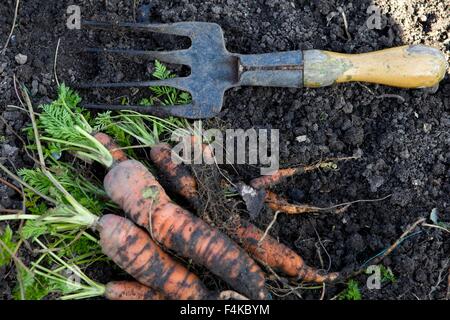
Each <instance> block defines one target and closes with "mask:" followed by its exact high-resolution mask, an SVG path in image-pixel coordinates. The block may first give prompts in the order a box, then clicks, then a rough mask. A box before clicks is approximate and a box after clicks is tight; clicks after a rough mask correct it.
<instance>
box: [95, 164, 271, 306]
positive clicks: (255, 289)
mask: <svg viewBox="0 0 450 320" xmlns="http://www.w3.org/2000/svg"><path fill="white" fill-rule="evenodd" d="M104 186H105V190H106V192H107V194H108V195H109V197H110V198H111V200H113V201H114V202H115V203H116V204H118V205H119V206H120V207H121V208H122V209H123V210H124V211H125V212H126V213H127V214H128V216H129V217H130V218H131V219H132V220H133V221H135V222H136V223H137V224H139V225H140V226H142V227H144V228H146V229H147V230H148V231H149V232H150V234H151V235H152V236H153V237H154V239H155V240H157V241H158V242H160V243H161V244H162V245H163V246H164V247H165V248H168V249H170V250H173V251H174V252H176V253H177V254H179V255H180V256H183V257H186V258H190V259H192V260H193V261H194V262H195V263H198V264H200V265H203V266H205V267H207V268H208V269H209V270H210V271H211V272H212V273H214V274H216V275H217V276H219V277H220V278H222V279H223V280H224V281H226V282H227V283H228V284H229V285H230V286H231V287H232V288H233V289H235V290H237V291H239V292H241V293H243V294H244V295H245V296H247V297H249V298H251V299H265V298H266V297H267V291H266V289H265V287H264V280H265V279H264V274H263V273H262V271H261V269H260V268H259V266H258V265H257V264H256V263H255V262H254V261H253V259H251V258H250V257H249V256H248V254H247V253H245V252H244V251H243V250H242V249H241V248H240V247H239V246H238V245H237V244H235V243H234V242H233V241H232V240H231V239H229V238H228V237H227V236H226V235H224V234H223V233H221V232H220V231H218V230H216V229H213V228H212V227H210V226H209V225H208V224H207V223H205V222H204V221H203V220H201V219H200V218H198V217H196V216H194V215H193V214H191V213H190V212H188V211H186V210H184V209H183V208H181V207H180V206H178V205H176V204H174V203H172V202H171V201H170V199H169V197H168V196H167V195H166V194H165V192H164V190H163V189H162V188H161V186H160V185H159V184H158V182H157V181H156V179H155V178H154V177H153V175H152V174H151V173H150V171H148V169H147V168H146V167H145V166H144V165H142V164H141V163H140V162H138V161H134V160H128V161H124V162H121V163H119V164H117V165H115V166H114V167H113V168H112V169H111V170H110V171H109V173H108V174H107V175H106V177H105V179H104ZM141 282H142V281H141ZM142 283H144V284H146V283H145V282H142Z"/></svg>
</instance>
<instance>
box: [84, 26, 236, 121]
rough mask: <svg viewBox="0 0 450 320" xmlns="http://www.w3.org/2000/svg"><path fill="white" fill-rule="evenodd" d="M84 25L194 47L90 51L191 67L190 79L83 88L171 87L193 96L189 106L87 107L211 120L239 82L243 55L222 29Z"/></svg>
mask: <svg viewBox="0 0 450 320" xmlns="http://www.w3.org/2000/svg"><path fill="white" fill-rule="evenodd" d="M83 26H89V27H96V28H108V29H110V28H121V29H133V30H142V31H149V32H157V33H164V34H172V35H177V36H184V37H189V38H190V40H191V46H190V47H189V48H188V49H184V50H175V51H144V50H141V51H138V50H121V49H87V51H91V52H108V53H119V54H126V55H130V54H131V55H145V56H149V57H152V58H155V59H158V60H160V61H163V62H167V63H176V64H183V65H186V66H189V67H190V69H191V73H190V75H189V76H187V77H178V78H171V79H166V80H157V81H139V82H124V83H88V84H82V85H81V86H80V87H82V88H124V87H148V86H171V87H175V88H177V89H180V90H184V91H187V92H189V93H190V94H191V96H192V103H190V104H189V105H176V106H163V107H152V106H150V107H144V106H119V105H95V104H84V105H83V106H84V107H86V108H97V109H116V110H117V109H118V110H130V109H131V110H134V111H138V112H141V113H147V114H154V115H157V116H161V117H164V116H177V117H183V118H189V119H199V118H210V117H213V116H215V115H217V113H219V112H220V110H221V109H222V104H223V97H224V93H225V91H226V90H227V89H229V88H231V87H233V86H236V85H238V83H239V70H238V69H239V55H235V54H231V53H230V52H228V51H227V49H226V47H225V41H224V36H223V32H222V28H221V27H220V26H219V25H218V24H216V23H209V22H177V23H171V24H146V23H144V24H141V23H118V24H111V23H104V22H97V21H85V22H83Z"/></svg>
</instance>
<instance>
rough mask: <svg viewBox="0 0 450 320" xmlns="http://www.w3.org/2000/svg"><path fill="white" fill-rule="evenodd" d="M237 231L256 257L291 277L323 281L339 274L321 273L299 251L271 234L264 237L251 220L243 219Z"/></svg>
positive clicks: (245, 245) (330, 279)
mask: <svg viewBox="0 0 450 320" xmlns="http://www.w3.org/2000/svg"><path fill="white" fill-rule="evenodd" d="M236 233H237V236H238V237H239V239H240V240H241V241H242V245H243V247H244V248H245V249H246V250H247V251H248V252H250V253H251V254H252V255H253V256H254V257H255V258H256V259H258V260H259V261H261V262H263V263H264V264H266V265H268V266H270V267H271V268H273V269H275V270H278V271H281V272H283V273H284V274H286V275H288V276H290V277H298V278H300V279H303V280H305V281H312V282H317V283H322V282H328V281H334V280H336V278H337V277H338V275H339V274H338V273H329V274H321V273H319V271H318V270H316V269H315V268H312V267H309V266H307V265H306V264H305V263H304V261H303V259H302V258H301V257H300V256H299V255H298V254H297V253H295V252H294V251H293V250H291V249H290V248H288V247H287V246H285V245H284V244H282V243H280V242H278V241H277V240H275V239H274V238H272V237H271V236H270V235H266V236H265V237H264V239H262V238H263V236H264V232H262V231H261V230H260V229H258V228H257V227H255V226H254V225H252V224H251V223H249V222H245V221H242V222H241V225H240V226H239V228H237V230H236Z"/></svg>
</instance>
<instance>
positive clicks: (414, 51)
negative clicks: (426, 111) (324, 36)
mask: <svg viewBox="0 0 450 320" xmlns="http://www.w3.org/2000/svg"><path fill="white" fill-rule="evenodd" d="M303 55H304V57H303V58H304V71H303V80H304V81H303V83H304V86H305V87H324V86H329V85H331V84H333V83H335V82H349V81H362V82H371V83H378V84H384V85H388V86H394V87H401V88H424V87H433V86H435V85H436V84H438V83H439V81H441V80H442V79H443V78H444V76H445V73H446V70H447V68H448V64H447V59H446V57H445V56H444V54H443V53H442V52H441V51H439V50H438V49H436V48H433V47H429V46H424V45H412V46H402V47H396V48H391V49H385V50H380V51H374V52H369V53H361V54H343V53H336V52H331V51H323V50H305V51H303Z"/></svg>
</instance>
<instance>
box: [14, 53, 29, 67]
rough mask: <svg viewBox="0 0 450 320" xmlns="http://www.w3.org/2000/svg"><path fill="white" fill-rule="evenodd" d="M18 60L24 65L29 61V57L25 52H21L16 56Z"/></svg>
mask: <svg viewBox="0 0 450 320" xmlns="http://www.w3.org/2000/svg"><path fill="white" fill-rule="evenodd" d="M15 59H16V62H17V63H18V64H20V65H23V64H25V63H27V61H28V57H27V56H26V55H24V54H21V53H19V54H18V55H16V56H15Z"/></svg>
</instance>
